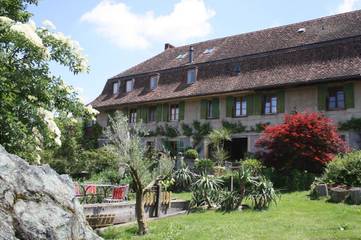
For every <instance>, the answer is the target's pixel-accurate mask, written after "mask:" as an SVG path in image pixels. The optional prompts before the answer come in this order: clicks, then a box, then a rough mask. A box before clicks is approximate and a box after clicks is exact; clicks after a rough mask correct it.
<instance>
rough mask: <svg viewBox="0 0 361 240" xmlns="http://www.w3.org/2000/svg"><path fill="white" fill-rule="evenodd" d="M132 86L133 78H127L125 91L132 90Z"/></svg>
mask: <svg viewBox="0 0 361 240" xmlns="http://www.w3.org/2000/svg"><path fill="white" fill-rule="evenodd" d="M133 88H134V79H132V80H127V81H126V82H125V91H126V92H131V91H133Z"/></svg>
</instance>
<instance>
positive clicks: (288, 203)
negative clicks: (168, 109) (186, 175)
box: [103, 192, 361, 240]
mask: <svg viewBox="0 0 361 240" xmlns="http://www.w3.org/2000/svg"><path fill="white" fill-rule="evenodd" d="M149 225H150V233H149V234H148V235H147V236H145V237H139V236H135V232H136V226H128V227H112V228H110V229H108V230H107V231H105V232H104V233H103V237H104V238H105V239H162V240H163V239H169V240H170V239H197V240H203V239H217V240H219V239H227V240H228V239H257V240H258V239H277V240H279V239H287V240H288V239H300V240H306V239H325V240H326V239H327V240H330V239H361V206H350V205H346V204H333V203H328V202H325V200H309V199H308V197H307V193H306V192H297V193H290V194H283V195H282V197H281V201H280V202H279V204H278V205H277V206H272V207H271V208H270V209H269V210H267V211H253V210H245V211H243V212H232V213H221V212H217V211H207V212H198V213H191V214H189V215H181V216H175V217H170V218H164V219H161V220H156V221H151V222H150V223H149Z"/></svg>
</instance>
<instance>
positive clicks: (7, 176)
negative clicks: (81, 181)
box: [0, 145, 101, 240]
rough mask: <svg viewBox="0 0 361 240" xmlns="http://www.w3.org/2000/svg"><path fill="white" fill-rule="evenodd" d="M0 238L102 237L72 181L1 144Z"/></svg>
mask: <svg viewBox="0 0 361 240" xmlns="http://www.w3.org/2000/svg"><path fill="white" fill-rule="evenodd" d="M0 239H6V240H11V239H101V238H100V237H98V236H97V235H96V234H95V233H94V232H93V230H92V229H91V228H90V226H89V225H88V223H87V221H86V219H85V216H84V213H83V208H82V206H81V205H80V203H79V201H78V200H77V199H76V198H75V193H74V191H73V182H72V180H71V179H70V178H69V177H68V176H66V175H59V174H57V173H56V172H55V171H54V170H52V169H51V168H50V167H49V166H47V165H44V166H31V165H29V164H28V163H27V162H26V161H24V160H23V159H21V158H19V157H17V156H15V155H11V154H9V153H7V152H6V151H5V149H4V148H3V147H2V146H1V145H0Z"/></svg>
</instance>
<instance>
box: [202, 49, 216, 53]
mask: <svg viewBox="0 0 361 240" xmlns="http://www.w3.org/2000/svg"><path fill="white" fill-rule="evenodd" d="M213 51H214V48H207V49H206V50H204V51H203V53H204V54H210V53H212V52H213Z"/></svg>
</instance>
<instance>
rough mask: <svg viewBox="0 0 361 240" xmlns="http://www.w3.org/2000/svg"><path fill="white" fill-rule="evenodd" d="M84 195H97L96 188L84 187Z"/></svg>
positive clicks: (91, 186)
mask: <svg viewBox="0 0 361 240" xmlns="http://www.w3.org/2000/svg"><path fill="white" fill-rule="evenodd" d="M85 191H86V194H97V186H96V185H93V184H89V185H86V186H85Z"/></svg>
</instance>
